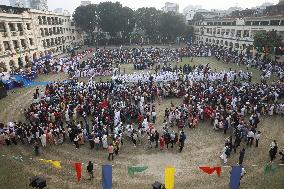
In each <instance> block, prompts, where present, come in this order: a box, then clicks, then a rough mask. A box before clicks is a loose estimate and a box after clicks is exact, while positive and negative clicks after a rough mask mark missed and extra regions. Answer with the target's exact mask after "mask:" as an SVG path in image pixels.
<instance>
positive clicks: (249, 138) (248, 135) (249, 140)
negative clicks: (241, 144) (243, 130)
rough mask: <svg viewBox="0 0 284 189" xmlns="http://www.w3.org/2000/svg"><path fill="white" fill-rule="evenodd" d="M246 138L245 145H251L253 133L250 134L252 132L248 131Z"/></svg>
mask: <svg viewBox="0 0 284 189" xmlns="http://www.w3.org/2000/svg"><path fill="white" fill-rule="evenodd" d="M247 137H248V141H247V145H250V146H251V145H252V142H253V139H254V138H255V136H254V133H253V132H252V130H250V131H249V132H248V134H247Z"/></svg>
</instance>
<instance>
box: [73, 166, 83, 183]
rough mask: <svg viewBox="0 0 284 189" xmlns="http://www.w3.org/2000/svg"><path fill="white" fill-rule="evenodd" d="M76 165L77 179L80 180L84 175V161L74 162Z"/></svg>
mask: <svg viewBox="0 0 284 189" xmlns="http://www.w3.org/2000/svg"><path fill="white" fill-rule="evenodd" d="M74 167H75V170H76V173H77V181H78V182H80V180H81V176H82V163H74Z"/></svg>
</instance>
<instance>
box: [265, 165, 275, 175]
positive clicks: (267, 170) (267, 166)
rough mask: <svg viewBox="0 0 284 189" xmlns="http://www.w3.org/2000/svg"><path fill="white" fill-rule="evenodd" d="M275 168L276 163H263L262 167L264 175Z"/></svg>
mask: <svg viewBox="0 0 284 189" xmlns="http://www.w3.org/2000/svg"><path fill="white" fill-rule="evenodd" d="M277 169H278V166H277V165H275V164H270V163H269V164H267V165H265V167H264V174H265V175H266V174H268V173H271V172H272V173H274V172H275V171H277Z"/></svg>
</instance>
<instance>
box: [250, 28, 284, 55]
mask: <svg viewBox="0 0 284 189" xmlns="http://www.w3.org/2000/svg"><path fill="white" fill-rule="evenodd" d="M253 44H254V46H255V47H260V48H261V49H262V48H263V47H265V48H268V49H271V48H274V47H277V48H278V47H279V46H281V36H280V35H278V34H277V31H276V30H272V31H269V32H266V31H260V32H257V33H256V34H255V35H254V42H253ZM270 51H271V50H270ZM271 52H273V51H271Z"/></svg>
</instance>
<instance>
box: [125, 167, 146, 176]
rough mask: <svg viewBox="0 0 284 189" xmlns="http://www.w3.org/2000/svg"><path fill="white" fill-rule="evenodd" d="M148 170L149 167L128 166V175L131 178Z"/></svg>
mask: <svg viewBox="0 0 284 189" xmlns="http://www.w3.org/2000/svg"><path fill="white" fill-rule="evenodd" d="M146 169H148V167H147V166H140V167H139V166H128V174H129V176H133V175H134V173H135V172H137V173H140V172H143V171H145V170H146Z"/></svg>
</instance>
